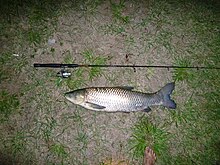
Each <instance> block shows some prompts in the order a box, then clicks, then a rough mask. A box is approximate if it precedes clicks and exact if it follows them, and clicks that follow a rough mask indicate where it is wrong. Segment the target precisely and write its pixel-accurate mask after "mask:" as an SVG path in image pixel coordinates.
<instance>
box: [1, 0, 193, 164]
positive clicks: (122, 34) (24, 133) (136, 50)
mask: <svg viewBox="0 0 220 165" xmlns="http://www.w3.org/2000/svg"><path fill="white" fill-rule="evenodd" d="M115 3H119V2H115ZM66 5H68V4H66ZM150 5H151V4H150V1H149V2H141V3H140V2H139V3H136V2H135V1H126V2H125V3H124V7H123V9H122V12H121V13H122V16H128V17H129V18H130V20H129V22H128V23H126V21H125V22H123V21H122V20H120V19H119V18H117V17H114V12H113V10H112V8H111V4H110V2H103V3H101V4H100V5H98V7H97V9H96V10H95V12H94V11H93V10H91V11H90V8H85V6H83V5H81V6H80V10H71V9H68V10H67V11H66V12H65V14H62V15H60V16H59V18H58V22H57V26H56V28H55V30H54V32H53V34H52V35H50V36H49V37H48V38H47V39H46V40H49V39H55V43H53V44H49V43H47V42H45V43H43V44H41V46H40V47H36V48H35V50H32V49H26V50H24V52H23V53H22V52H21V53H22V55H21V56H19V57H15V58H16V60H17V61H19V60H23V59H22V58H24V57H25V59H27V63H28V64H27V65H25V66H24V67H23V68H22V70H21V72H19V75H17V77H16V78H12V79H10V80H7V81H6V82H4V83H2V84H1V87H2V89H8V90H9V91H11V93H19V98H20V101H21V103H20V104H21V108H20V109H19V110H18V112H19V114H18V115H15V116H13V118H11V119H10V123H7V124H4V125H2V126H1V127H2V128H3V129H4V130H6V131H5V132H8V134H12V135H16V139H13V140H14V141H13V142H14V143H15V145H16V147H17V148H16V147H15V148H16V149H17V150H19V152H18V154H16V157H15V160H16V161H17V163H18V164H22V162H25V163H26V164H76V165H78V164H85V165H86V164H89V165H95V164H101V163H102V162H108V161H110V160H121V161H122V162H124V164H126V163H128V162H130V164H140V163H141V162H142V160H137V159H132V157H131V155H130V150H129V146H128V141H129V139H130V137H131V133H132V127H133V126H134V125H135V123H136V122H137V121H138V120H139V119H140V118H141V117H143V116H147V118H148V119H149V121H151V122H152V123H153V124H155V125H157V126H158V127H161V128H163V127H164V125H165V124H167V121H168V120H169V118H170V116H169V115H168V114H169V110H168V109H164V108H162V107H153V108H152V111H151V112H149V113H143V112H136V113H129V114H127V113H105V112H93V111H89V110H86V109H84V108H81V107H79V106H76V105H73V104H72V103H70V102H68V101H67V100H66V99H65V98H64V95H63V94H64V93H65V92H67V91H70V90H74V89H77V88H83V87H92V86H133V87H134V88H135V90H137V91H143V92H155V91H157V90H159V89H160V88H161V87H163V86H164V85H165V84H166V83H169V82H173V81H174V80H173V72H172V70H167V69H156V68H148V69H147V68H136V69H133V68H130V69H128V68H127V69H126V68H105V69H101V74H100V75H99V76H95V77H94V78H92V80H90V79H89V75H88V71H87V70H86V69H85V70H83V71H85V72H83V73H82V75H79V76H78V74H77V69H72V70H71V71H72V77H71V79H70V80H67V79H66V80H60V79H59V78H57V77H56V73H57V72H58V71H59V69H48V68H38V69H36V68H33V64H34V63H63V62H65V59H67V58H70V60H69V62H72V63H78V64H84V63H85V62H86V60H85V58H84V57H83V56H82V53H83V52H85V51H92V52H93V54H94V57H93V58H94V59H95V58H96V57H101V58H105V59H107V60H106V62H105V64H125V65H127V64H129V65H130V64H131V65H171V64H174V59H175V57H176V56H177V55H178V54H181V52H183V51H184V50H185V49H187V46H188V40H189V39H191V40H192V41H193V38H192V36H184V37H180V36H182V32H183V31H182V30H181V29H178V28H175V30H174V31H173V33H171V31H172V26H173V25H174V24H175V22H174V23H173V22H172V23H166V21H167V20H169V19H170V18H169V15H168V16H167V15H166V18H165V16H164V15H163V13H161V15H152V11H151V9H150V8H149V6H150ZM152 20H154V21H152ZM155 20H156V22H157V24H156V23H155ZM163 21H164V22H163ZM180 26H181V25H180ZM180 26H179V25H178V27H180ZM161 36H163V38H161ZM27 47H28V46H27ZM174 47H175V50H174ZM19 49H20V50H22V49H21V48H17V49H15V51H16V50H19ZM188 55H189V54H187V53H186V54H185V55H183V56H185V57H187V56H188ZM77 76H78V77H77ZM80 76H81V77H80ZM79 77H80V78H81V79H80V80H81V84H80V85H76V86H74V85H72V86H71V85H69V86H68V83H69V81H75V80H78V79H79ZM58 81H62V82H61V83H60V84H59V85H58V83H57V82H58ZM187 89H188V86H187V85H186V84H185V83H177V84H176V90H175V91H174V94H173V96H172V97H173V99H174V100H175V101H176V103H177V106H178V107H179V106H181V105H184V104H185V103H186V102H187V100H188V98H189V97H190V96H191V95H192V92H191V91H188V90H187ZM181 91H184V95H182V96H180V95H179V94H178V93H181ZM177 94H178V95H177ZM178 107H177V111H178V110H179V111H181V109H178ZM169 124H170V125H169ZM169 124H168V125H166V129H167V131H168V132H170V133H172V132H175V129H177V128H176V127H175V124H174V123H172V122H170V123H169ZM15 130H16V131H15ZM14 132H17V133H14ZM1 134H3V133H1ZM23 137H25V138H23ZM24 139H25V140H24ZM4 140H5V139H4ZM4 145H7V143H5V144H4ZM8 145H9V144H8ZM171 145H172V144H171ZM17 150H16V151H17ZM171 150H172V152H176V151H175V150H176V149H175V148H173V149H171ZM5 153H7V151H6V152H5ZM2 155H3V156H2V157H3V158H4V159H8V158H6V156H4V153H2ZM5 155H7V154H5ZM19 155H20V156H19ZM12 156H13V154H12ZM9 159H10V158H9ZM6 162H9V164H10V161H6ZM103 164H104V163H103ZM107 164H108V163H107ZM109 164H110V163H109ZM158 164H160V162H159V163H158Z"/></svg>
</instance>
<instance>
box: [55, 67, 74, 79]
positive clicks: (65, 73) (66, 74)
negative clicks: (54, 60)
mask: <svg viewBox="0 0 220 165" xmlns="http://www.w3.org/2000/svg"><path fill="white" fill-rule="evenodd" d="M70 76H71V72H70V71H68V70H66V68H65V67H62V69H61V70H60V71H59V72H58V73H57V77H61V78H68V77H70Z"/></svg>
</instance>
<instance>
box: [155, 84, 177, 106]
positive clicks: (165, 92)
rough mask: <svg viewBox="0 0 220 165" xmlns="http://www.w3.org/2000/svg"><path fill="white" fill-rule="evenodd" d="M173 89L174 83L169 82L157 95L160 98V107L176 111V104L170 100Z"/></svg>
mask: <svg viewBox="0 0 220 165" xmlns="http://www.w3.org/2000/svg"><path fill="white" fill-rule="evenodd" d="M174 88H175V83H174V82H171V83H168V84H166V85H165V86H164V87H163V88H161V89H160V91H159V92H158V94H159V95H160V96H161V97H162V105H163V106H165V107H167V108H171V109H176V103H175V102H174V100H172V99H171V98H170V95H171V94H172V92H173V90H174Z"/></svg>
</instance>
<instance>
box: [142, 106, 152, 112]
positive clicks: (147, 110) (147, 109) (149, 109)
mask: <svg viewBox="0 0 220 165" xmlns="http://www.w3.org/2000/svg"><path fill="white" fill-rule="evenodd" d="M150 111H151V108H150V107H147V108H145V109H143V110H142V112H150Z"/></svg>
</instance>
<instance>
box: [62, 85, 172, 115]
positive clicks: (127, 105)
mask: <svg viewBox="0 0 220 165" xmlns="http://www.w3.org/2000/svg"><path fill="white" fill-rule="evenodd" d="M132 89H133V88H132V87H91V88H83V89H78V90H75V91H71V92H68V93H66V94H65V97H66V98H67V99H68V100H69V101H71V102H72V103H74V104H77V105H80V106H82V107H84V108H87V109H90V110H94V111H106V112H120V111H121V112H132V111H147V112H148V111H150V106H154V105H162V106H165V107H168V108H172V109H175V108H176V104H175V102H174V101H173V100H171V99H170V94H171V93H172V91H173V90H174V83H169V84H167V85H166V86H165V87H163V88H162V89H161V90H159V91H158V92H156V93H142V92H137V91H132Z"/></svg>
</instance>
